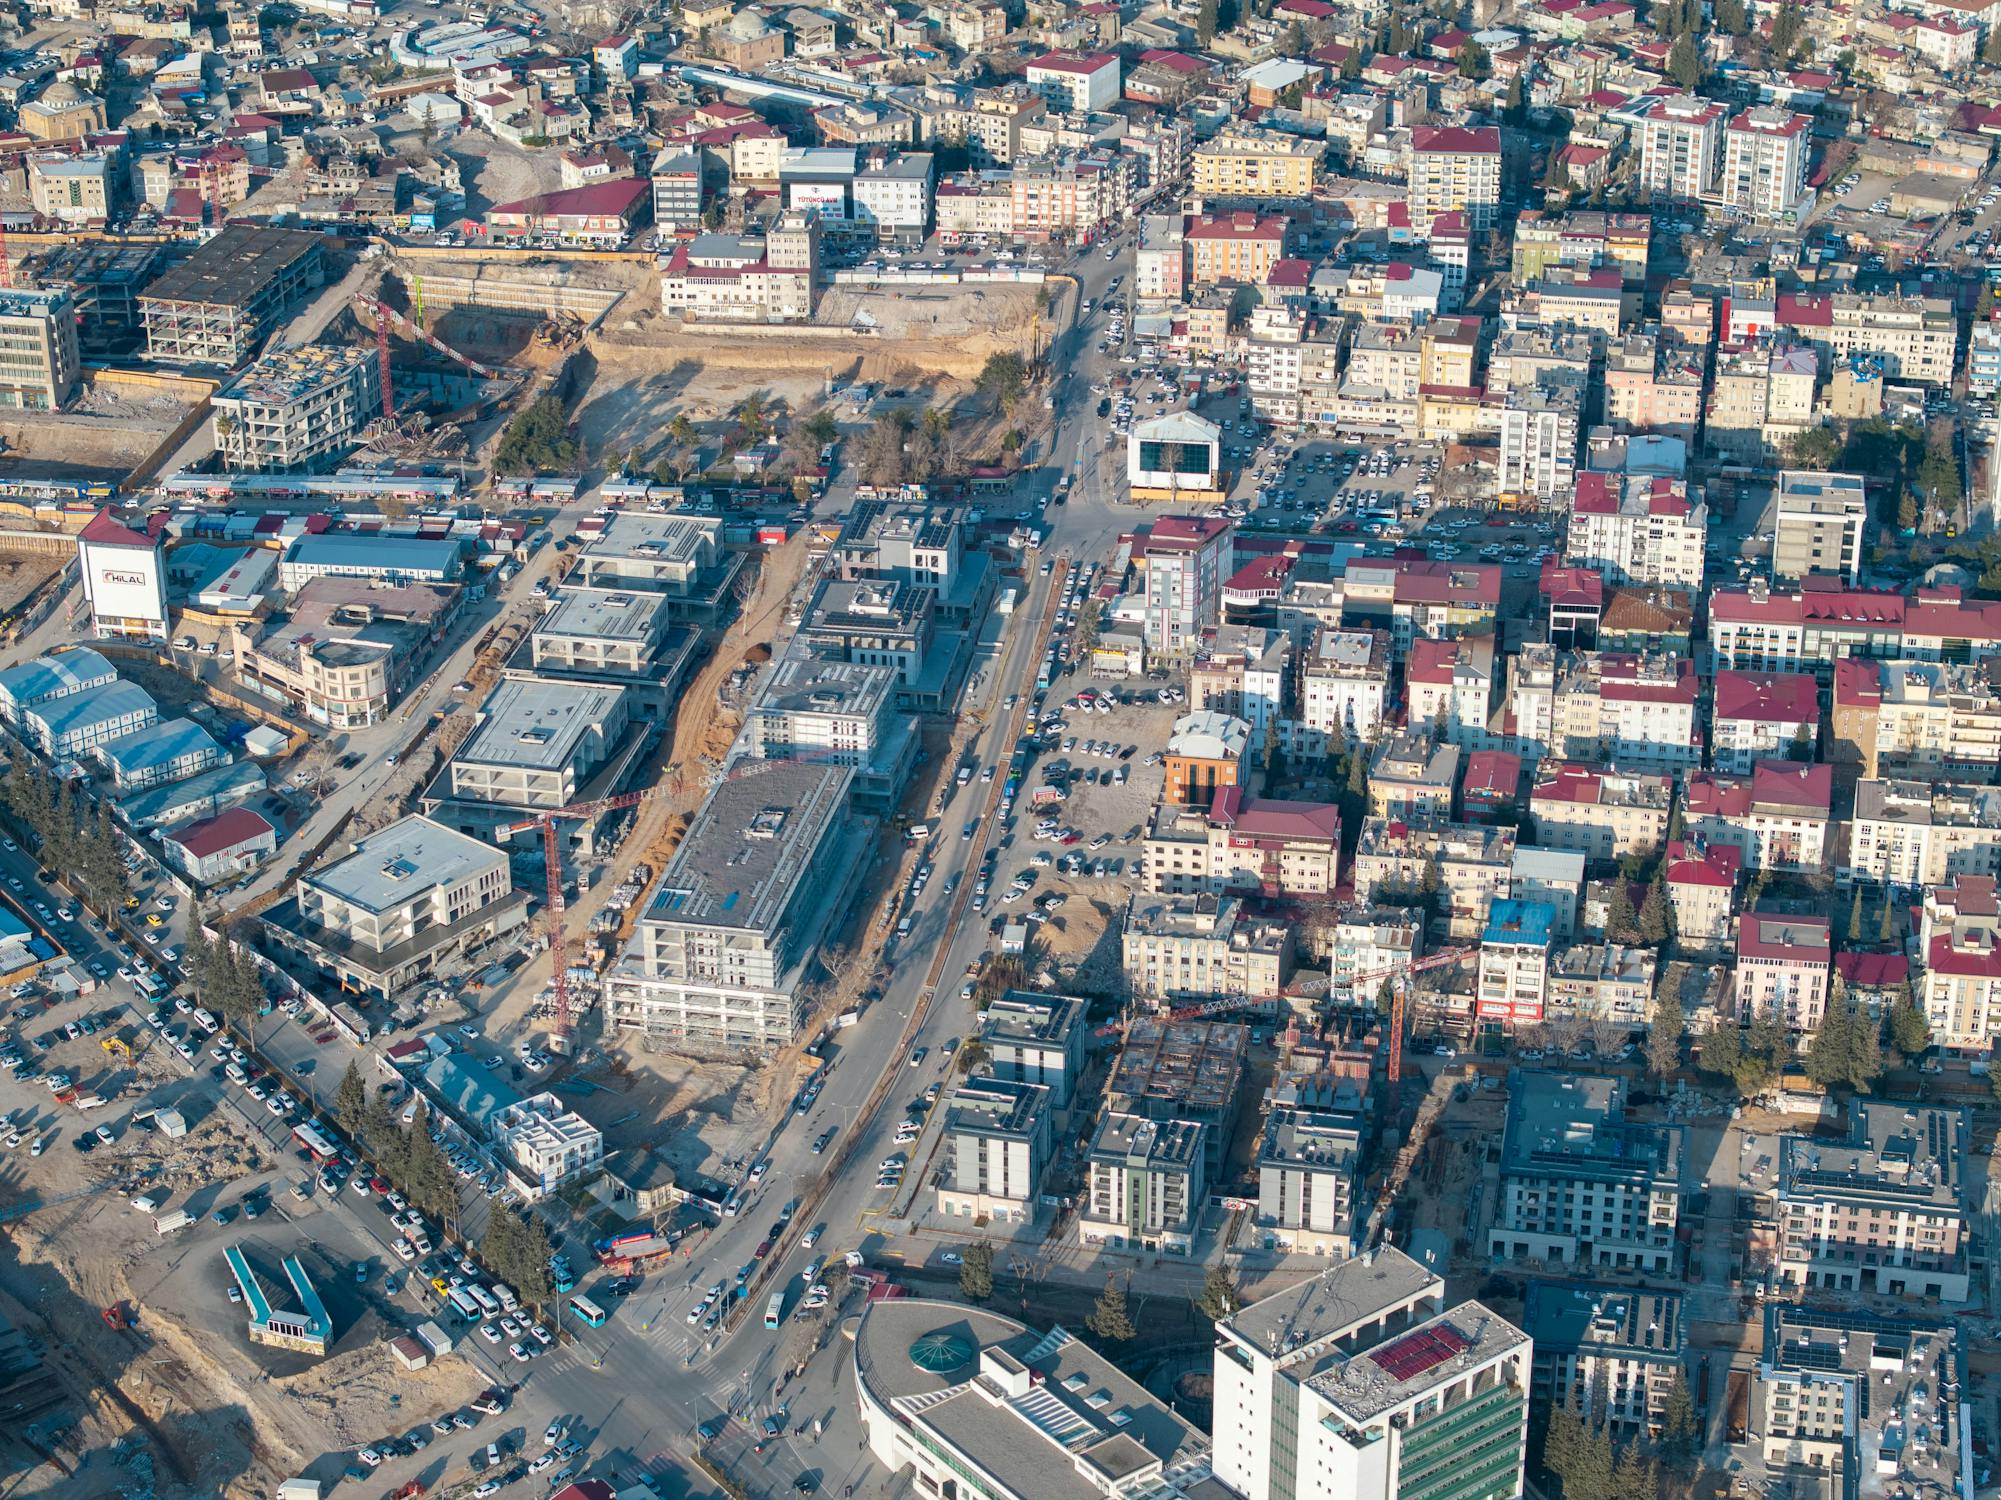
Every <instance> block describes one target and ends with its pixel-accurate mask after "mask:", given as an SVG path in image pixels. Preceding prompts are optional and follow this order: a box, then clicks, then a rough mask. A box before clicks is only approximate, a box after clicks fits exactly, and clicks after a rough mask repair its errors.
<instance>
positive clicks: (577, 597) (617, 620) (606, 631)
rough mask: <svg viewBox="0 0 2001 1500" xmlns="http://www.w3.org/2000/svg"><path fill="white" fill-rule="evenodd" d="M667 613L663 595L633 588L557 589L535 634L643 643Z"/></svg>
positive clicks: (537, 622) (536, 627)
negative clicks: (552, 601) (551, 603)
mask: <svg viewBox="0 0 2001 1500" xmlns="http://www.w3.org/2000/svg"><path fill="white" fill-rule="evenodd" d="M666 613H667V596H666V595H664V594H656V593H652V592H646V591H640V590H635V589H594V588H560V589H557V590H556V600H555V603H554V604H553V605H551V606H550V608H549V609H548V610H546V611H545V612H544V613H543V615H542V618H541V619H539V620H537V621H536V622H535V631H534V633H535V634H536V635H542V636H564V637H566V638H570V639H574V640H586V641H620V642H643V641H645V640H646V639H647V637H648V636H650V635H651V634H652V633H653V632H654V631H655V630H656V629H657V628H658V627H659V621H660V619H661V617H662V616H664V615H665V614H666Z"/></svg>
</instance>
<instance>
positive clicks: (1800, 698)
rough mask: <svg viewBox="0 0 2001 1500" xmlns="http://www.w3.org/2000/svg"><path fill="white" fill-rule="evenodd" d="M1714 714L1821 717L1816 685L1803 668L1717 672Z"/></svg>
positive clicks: (1768, 719) (1780, 719) (1796, 720)
mask: <svg viewBox="0 0 2001 1500" xmlns="http://www.w3.org/2000/svg"><path fill="white" fill-rule="evenodd" d="M1716 717H1717V718H1718V719H1750V720H1753V721H1755V722H1757V723H1760V724H1811V723H1814V722H1816V721H1817V720H1818V719H1819V718H1820V693H1819V689H1818V688H1817V686H1816V685H1815V683H1814V680H1813V678H1811V677H1809V676H1807V675H1806V674H1805V673H1804V672H1730V671H1723V672H1718V673H1717V674H1716Z"/></svg>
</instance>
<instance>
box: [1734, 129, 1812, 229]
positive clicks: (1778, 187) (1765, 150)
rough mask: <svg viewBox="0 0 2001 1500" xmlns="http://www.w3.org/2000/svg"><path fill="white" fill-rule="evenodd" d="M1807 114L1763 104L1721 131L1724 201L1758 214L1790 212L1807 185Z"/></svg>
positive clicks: (1768, 215)
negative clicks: (1794, 112)
mask: <svg viewBox="0 0 2001 1500" xmlns="http://www.w3.org/2000/svg"><path fill="white" fill-rule="evenodd" d="M1810 123H1811V122H1810V121H1809V120H1808V119H1807V117H1806V116H1805V115H1796V114H1793V113H1792V112H1790V111H1789V110H1783V109H1773V108H1772V107H1770V106H1769V105H1759V106H1758V107H1757V108H1755V109H1747V110H1745V111H1744V112H1743V113H1741V114H1739V115H1737V116H1736V117H1735V118H1733V119H1732V120H1731V121H1730V124H1729V127H1728V128H1727V129H1726V130H1725V131H1724V133H1723V204H1724V207H1726V208H1735V209H1741V210H1742V211H1743V212H1745V213H1748V214H1750V215H1751V216H1752V217H1754V218H1759V219H1777V218H1780V217H1782V216H1784V215H1785V214H1787V213H1789V212H1791V210H1792V208H1793V206H1794V205H1795V204H1797V203H1798V202H1799V200H1800V195H1801V194H1803V193H1804V192H1805V191H1806V158H1807V134H1808V132H1807V126H1808V125H1809V124H1810Z"/></svg>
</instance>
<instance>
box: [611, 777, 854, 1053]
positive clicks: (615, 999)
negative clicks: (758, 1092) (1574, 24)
mask: <svg viewBox="0 0 2001 1500" xmlns="http://www.w3.org/2000/svg"><path fill="white" fill-rule="evenodd" d="M854 774H855V773H854V771H853V770H852V768H850V767H847V766H839V765H821V764H815V763H808V762H803V761H791V760H766V761H755V762H750V763H747V764H745V765H743V766H741V767H739V769H738V770H737V773H736V774H735V775H734V776H732V777H730V778H727V779H725V780H723V781H719V782H717V783H716V785H715V786H714V788H712V789H711V791H710V792H709V796H708V800H707V801H706V802H704V803H703V804H702V807H701V810H700V811H699V812H697V813H696V815H695V821H694V823H693V824H692V825H691V826H690V827H689V829H688V833H687V836H686V837H685V838H684V839H683V840H682V842H681V844H680V846H679V847H678V848H677V849H676V850H675V851H674V855H673V858H671V859H670V860H669V861H668V862H667V865H666V868H665V869H663V870H662V871H661V872H660V875H659V876H658V878H657V879H656V881H655V883H654V887H653V889H652V890H651V891H649V892H648V893H647V896H646V901H645V905H644V906H643V907H642V908H641V910H640V916H639V921H638V925H637V927H636V928H635V929H634V932H633V936H632V940H631V941H630V942H629V943H628V944H627V946H626V948H625V951H624V953H623V954H622V955H621V956H620V958H619V959H618V960H617V962H615V963H614V964H613V966H612V968H611V969H610V970H609V971H608V972H607V974H606V981H605V999H606V1007H607V1014H608V1019H609V1020H610V1022H611V1023H612V1024H613V1025H615V1026H618V1027H621V1028H625V1029H630V1030H635V1031H639V1032H641V1033H643V1034H644V1035H645V1036H647V1037H650V1038H653V1039H656V1040H657V1041H660V1042H663V1043H666V1044H668V1045H676V1046H686V1047H693V1048H698V1049H702V1050H712V1051H717V1052H724V1053H728V1054H733V1055H737V1054H743V1053H757V1052H761V1051H764V1050H767V1049H769V1048H773V1047H778V1046H783V1045H784V1044H785V1043H786V1042H787V1041H789V1040H790V1039H791V1038H792V1036H793V1035H794V1034H795V1033H796V1031H797V1028H798V1027H799V1025H800V1024H801V1022H802V1021H803V1019H804V1008H805V1002H806V996H805V984H806V979H807V976H808V972H809V970H810V967H811V960H812V958H813V955H814V953H815V951H816V948H817V944H818V941H819V938H820V935H821V933H822V932H823V931H824V929H825V927H826V926H827V924H828V923H830V922H831V921H833V920H835V919H836V918H837V917H838V916H839V915H840V914H841V913H842V912H843V911H844V910H845V907H846V903H845V901H844V900H843V899H840V897H839V896H838V895H836V896H835V897H834V898H833V899H829V897H830V893H838V892H841V891H843V890H844V889H845V888H846V887H845V881H846V879H847V876H848V873H849V871H850V870H851V869H852V867H853V863H854V860H855V858H856V856H857V854H858V853H859V851H858V850H857V849H856V848H855V840H854V839H853V837H852V836H851V832H850V829H849V826H848V818H847V812H846V809H847V805H848V791H849V786H850V784H851V783H852V781H853V779H854Z"/></svg>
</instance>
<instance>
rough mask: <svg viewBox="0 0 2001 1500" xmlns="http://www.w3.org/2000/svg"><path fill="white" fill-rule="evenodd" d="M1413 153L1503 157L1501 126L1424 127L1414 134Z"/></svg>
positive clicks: (1411, 134)
mask: <svg viewBox="0 0 2001 1500" xmlns="http://www.w3.org/2000/svg"><path fill="white" fill-rule="evenodd" d="M1410 149H1411V150H1413V151H1444V152H1450V153H1451V154H1453V155H1455V156H1499V155H1500V154H1501V129H1500V127H1499V126H1498V125H1420V126H1419V127H1418V128H1417V129H1415V130H1413V131H1412V132H1411V133H1410Z"/></svg>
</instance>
